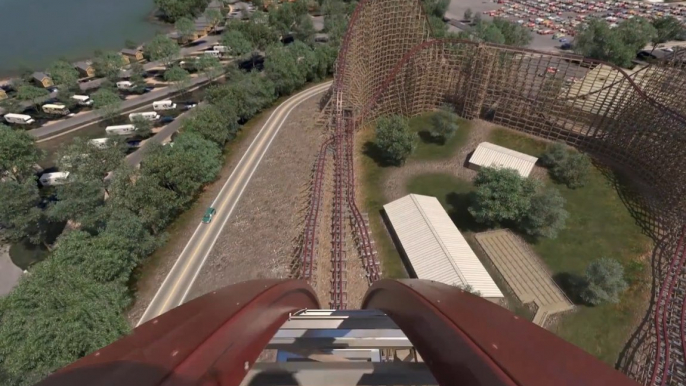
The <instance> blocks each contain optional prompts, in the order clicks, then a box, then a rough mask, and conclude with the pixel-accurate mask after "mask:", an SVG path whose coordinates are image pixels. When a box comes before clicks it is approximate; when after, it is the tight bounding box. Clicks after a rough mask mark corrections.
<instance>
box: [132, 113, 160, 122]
mask: <svg viewBox="0 0 686 386" xmlns="http://www.w3.org/2000/svg"><path fill="white" fill-rule="evenodd" d="M136 118H143V119H145V120H148V121H156V120H158V119H160V115H159V114H157V113H156V112H154V111H147V112H144V113H131V114H129V120H130V121H133V120H134V119H136Z"/></svg>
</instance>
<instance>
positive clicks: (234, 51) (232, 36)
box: [222, 29, 253, 56]
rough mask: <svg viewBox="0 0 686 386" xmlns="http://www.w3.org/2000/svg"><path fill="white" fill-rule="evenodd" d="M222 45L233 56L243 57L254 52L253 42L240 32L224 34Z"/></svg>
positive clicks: (232, 31) (231, 31) (233, 31)
mask: <svg viewBox="0 0 686 386" xmlns="http://www.w3.org/2000/svg"><path fill="white" fill-rule="evenodd" d="M222 44H223V45H224V46H226V47H227V48H228V50H229V52H230V53H231V55H233V56H243V55H246V54H249V53H251V52H252V51H253V45H252V42H251V41H250V40H249V39H247V38H246V37H245V35H243V33H242V32H241V31H239V30H235V29H233V30H228V31H226V32H224V34H222Z"/></svg>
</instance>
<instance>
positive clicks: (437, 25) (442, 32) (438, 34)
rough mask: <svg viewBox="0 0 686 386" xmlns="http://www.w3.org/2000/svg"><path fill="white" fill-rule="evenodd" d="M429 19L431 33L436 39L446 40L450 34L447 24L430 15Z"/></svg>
mask: <svg viewBox="0 0 686 386" xmlns="http://www.w3.org/2000/svg"><path fill="white" fill-rule="evenodd" d="M428 19H429V25H431V32H432V33H433V37H434V38H436V39H442V38H444V37H445V36H446V34H447V33H448V25H447V24H445V22H444V21H443V19H441V18H440V17H436V16H433V15H429V16H428Z"/></svg>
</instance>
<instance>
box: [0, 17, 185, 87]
mask: <svg viewBox="0 0 686 386" xmlns="http://www.w3.org/2000/svg"><path fill="white" fill-rule="evenodd" d="M158 10H159V8H158V7H153V8H152V10H150V12H148V13H147V15H145V16H144V17H143V20H144V21H145V22H146V23H149V24H151V25H153V26H156V27H159V29H161V31H160V30H158V31H156V33H155V35H157V34H158V33H160V32H161V33H164V34H166V33H169V32H170V31H171V30H173V29H174V25H173V24H169V23H166V22H164V21H162V20H160V19H159V18H158V17H157V16H156V15H157V12H158ZM153 37H154V35H153ZM149 40H150V39H145V40H143V41H141V42H140V43H139V45H143V44H145V43H146V42H147V41H149ZM124 48H126V47H125V46H124V45H123V44H122V46H121V47H120V48H119V49H118V50H121V49H124ZM112 50H114V49H112ZM118 50H117V51H118ZM62 58H66V59H67V60H68V61H69V62H70V63H73V62H80V61H84V60H90V59H92V58H93V53H90V54H83V55H75V56H67V57H65V56H64V55H57V56H55V57H54V58H53V59H52V61H54V60H58V59H62ZM31 69H32V70H33V71H44V70H45V69H42V70H41V69H36V68H33V67H31ZM21 71H22V70H21V69H20V68H14V69H8V70H2V69H0V85H2V84H5V83H7V82H9V81H10V80H12V79H13V78H16V77H17V76H19V75H20V74H21Z"/></svg>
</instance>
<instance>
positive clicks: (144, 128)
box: [131, 117, 153, 138]
mask: <svg viewBox="0 0 686 386" xmlns="http://www.w3.org/2000/svg"><path fill="white" fill-rule="evenodd" d="M131 124H132V125H134V126H136V136H137V137H141V138H147V137H150V136H151V135H152V127H153V123H152V121H150V120H148V119H145V118H143V117H135V118H133V120H132V121H131Z"/></svg>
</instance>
